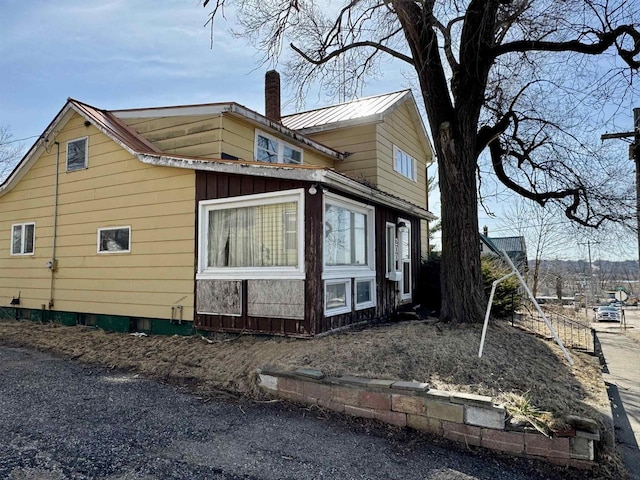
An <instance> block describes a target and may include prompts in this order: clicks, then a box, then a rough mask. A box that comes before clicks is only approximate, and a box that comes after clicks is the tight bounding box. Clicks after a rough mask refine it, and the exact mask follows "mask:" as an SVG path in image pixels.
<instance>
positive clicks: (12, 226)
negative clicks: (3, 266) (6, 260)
mask: <svg viewBox="0 0 640 480" xmlns="http://www.w3.org/2000/svg"><path fill="white" fill-rule="evenodd" d="M27 225H33V239H32V242H31V244H32V247H33V251H31V252H25V251H24V245H25V235H24V233H25V230H26V226H27ZM14 227H21V228H20V252H19V253H13V229H14ZM9 233H10V235H11V237H10V240H9V254H10V256H12V257H24V256H30V255H35V253H36V222H23V223H14V224H12V225H11V230H10V232H9Z"/></svg>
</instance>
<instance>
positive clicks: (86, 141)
mask: <svg viewBox="0 0 640 480" xmlns="http://www.w3.org/2000/svg"><path fill="white" fill-rule="evenodd" d="M81 141H84V163H83V165H82V166H81V167H74V168H69V144H71V143H76V142H81ZM88 165H89V137H80V138H74V139H73V140H69V141H68V142H67V172H77V171H78V170H85V169H86V168H87V167H88Z"/></svg>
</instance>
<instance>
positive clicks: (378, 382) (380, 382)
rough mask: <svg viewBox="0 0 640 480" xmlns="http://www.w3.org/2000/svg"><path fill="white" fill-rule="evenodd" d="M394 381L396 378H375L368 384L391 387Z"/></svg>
mask: <svg viewBox="0 0 640 480" xmlns="http://www.w3.org/2000/svg"><path fill="white" fill-rule="evenodd" d="M394 383H395V380H380V379H373V380H369V383H368V384H367V385H368V386H370V387H379V388H389V387H391V385H393V384H394Z"/></svg>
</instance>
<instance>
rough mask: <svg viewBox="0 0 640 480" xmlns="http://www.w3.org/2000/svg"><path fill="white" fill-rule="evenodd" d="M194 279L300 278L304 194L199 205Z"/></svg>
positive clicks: (295, 192)
mask: <svg viewBox="0 0 640 480" xmlns="http://www.w3.org/2000/svg"><path fill="white" fill-rule="evenodd" d="M198 229H199V232H198V238H199V243H198V274H197V278H200V279H218V278H219V279H231V278H232V279H256V278H265V277H268V278H304V189H296V190H287V191H284V192H272V193H263V194H255V195H246V196H242V197H233V198H225V199H216V200H203V201H201V202H200V204H199V225H198Z"/></svg>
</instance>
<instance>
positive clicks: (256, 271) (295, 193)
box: [196, 188, 305, 280]
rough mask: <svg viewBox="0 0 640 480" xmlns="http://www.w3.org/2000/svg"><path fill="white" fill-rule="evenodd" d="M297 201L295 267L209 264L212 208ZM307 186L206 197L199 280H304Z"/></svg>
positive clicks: (200, 208)
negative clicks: (208, 240)
mask: <svg viewBox="0 0 640 480" xmlns="http://www.w3.org/2000/svg"><path fill="white" fill-rule="evenodd" d="M286 202H296V204H297V213H298V258H297V262H296V263H297V266H295V267H207V265H208V263H209V262H208V260H209V258H208V250H209V249H208V248H207V245H208V243H207V237H208V233H209V232H208V231H209V228H208V225H209V218H208V212H209V211H210V210H211V209H212V207H214V209H215V207H224V208H220V209H225V210H226V209H233V208H242V207H252V206H256V205H273V204H278V203H286ZM304 211H305V210H304V189H303V188H297V189H293V190H283V191H278V192H269V193H257V194H252V195H242V196H238V197H228V198H217V199H213V200H202V201H200V202H199V204H198V271H197V273H196V279H197V280H207V279H209V280H216V279H225V280H254V279H261V278H273V279H304V278H305V265H304V252H305V248H304V246H305V243H304V233H305V232H304Z"/></svg>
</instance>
